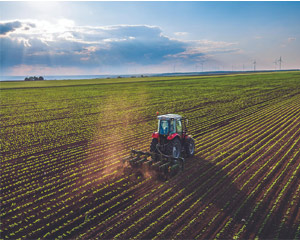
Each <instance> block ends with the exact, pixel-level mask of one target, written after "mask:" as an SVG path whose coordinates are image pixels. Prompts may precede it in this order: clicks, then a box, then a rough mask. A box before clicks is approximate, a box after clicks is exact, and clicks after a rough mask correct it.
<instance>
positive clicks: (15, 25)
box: [0, 20, 35, 36]
mask: <svg viewBox="0 0 300 240" xmlns="http://www.w3.org/2000/svg"><path fill="white" fill-rule="evenodd" d="M31 28H35V24H34V23H28V22H20V21H18V20H16V21H8V22H0V36H1V35H6V34H8V33H11V32H14V31H16V30H21V31H22V30H23V31H28V30H30V29H31Z"/></svg>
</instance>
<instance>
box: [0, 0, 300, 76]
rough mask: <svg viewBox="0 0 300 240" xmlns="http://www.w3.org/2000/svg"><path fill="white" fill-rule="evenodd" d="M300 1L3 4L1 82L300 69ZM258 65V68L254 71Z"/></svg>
mask: <svg viewBox="0 0 300 240" xmlns="http://www.w3.org/2000/svg"><path fill="white" fill-rule="evenodd" d="M299 12H300V2H296V1H295V2H256V1H255V2H252V1H251V2H222V1H221V2H211V1H209V2H202V1H201V2H199V1H198V2H194V1H192V2H185V1H176V2H170V1H167V2H160V1H154V2H147V1H134V2H124V1H122V2H98V1H96V2H95V1H93V2H86V1H82V2H80V1H75V2H72V1H67V2H61V1H59V2H54V1H51V2H45V1H43V2H37V1H33V2H26V1H24V2H11V1H9V2H3V1H0V63H1V66H0V71H1V75H7V76H9V75H11V76H13V75H20V76H24V75H88V74H90V75H102V74H140V73H165V72H195V71H198V72H200V71H231V70H233V71H240V70H254V65H255V67H256V70H275V69H277V70H278V69H279V68H280V63H279V58H280V57H281V59H282V62H281V69H299V68H300V27H299V26H300V14H299ZM254 62H256V64H254Z"/></svg>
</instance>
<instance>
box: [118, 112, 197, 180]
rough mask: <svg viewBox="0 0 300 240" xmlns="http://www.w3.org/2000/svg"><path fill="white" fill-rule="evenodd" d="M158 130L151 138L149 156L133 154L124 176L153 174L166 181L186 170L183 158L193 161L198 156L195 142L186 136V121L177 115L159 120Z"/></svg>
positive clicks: (140, 152)
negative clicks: (147, 171)
mask: <svg viewBox="0 0 300 240" xmlns="http://www.w3.org/2000/svg"><path fill="white" fill-rule="evenodd" d="M157 119H158V130H157V132H154V133H153V134H152V142H151V145H150V151H149V152H143V151H138V150H134V149H132V150H131V153H130V156H128V157H126V158H124V159H123V162H124V163H125V164H127V166H126V167H125V172H126V173H127V174H135V175H136V177H138V176H139V175H143V173H142V172H143V171H142V170H151V171H154V172H156V173H157V175H158V176H159V177H162V178H164V179H167V178H168V177H169V176H173V175H175V174H177V173H178V172H179V171H183V169H184V163H185V160H184V157H183V156H186V157H190V156H193V155H194V152H195V142H194V139H193V138H192V136H191V135H188V134H187V128H186V125H187V123H188V121H187V119H186V122H185V121H183V118H182V117H181V116H180V115H177V114H165V115H160V116H157Z"/></svg>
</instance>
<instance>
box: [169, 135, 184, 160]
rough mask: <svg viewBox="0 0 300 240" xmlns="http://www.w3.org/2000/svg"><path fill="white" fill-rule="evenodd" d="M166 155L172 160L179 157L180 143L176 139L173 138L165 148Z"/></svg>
mask: <svg viewBox="0 0 300 240" xmlns="http://www.w3.org/2000/svg"><path fill="white" fill-rule="evenodd" d="M167 155H170V156H172V157H174V158H178V157H180V156H181V143H180V140H179V139H178V138H174V139H173V140H172V141H171V142H170V143H169V145H168V147H167Z"/></svg>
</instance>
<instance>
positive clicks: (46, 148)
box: [0, 72, 300, 239]
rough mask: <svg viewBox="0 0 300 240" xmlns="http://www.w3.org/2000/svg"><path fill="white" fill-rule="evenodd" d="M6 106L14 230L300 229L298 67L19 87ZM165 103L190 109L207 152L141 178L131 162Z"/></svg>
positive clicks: (170, 233) (37, 234) (5, 172)
mask: <svg viewBox="0 0 300 240" xmlns="http://www.w3.org/2000/svg"><path fill="white" fill-rule="evenodd" d="M112 81H113V80H112ZM0 107H1V125H2V127H1V146H2V147H1V149H2V150H1V238H3V239H15V238H26V239H36V238H48V239H54V238H63V239H71V238H72V239H74V238H83V239H92V238H99V239H150V238H151V239H152V238H153V239H212V238H217V239H249V238H250V239H253V238H255V237H258V238H261V239H282V238H284V239H297V238H299V237H300V208H299V205H300V178H299V176H300V74H299V72H294V73H269V74H256V75H255V74H253V75H251V74H249V75H236V76H218V77H201V78H200V77H199V78H186V79H178V78H176V79H167V80H165V81H162V80H157V79H155V80H153V81H151V79H149V80H148V81H141V82H135V80H132V82H130V81H128V82H125V83H113V82H112V83H105V84H103V83H101V81H100V82H99V84H97V83H95V80H93V84H88V82H87V84H86V85H84V84H82V85H79V86H61V87H58V86H54V87H53V86H51V87H37V88H32V87H30V86H29V87H28V88H24V87H23V86H22V88H18V87H17V86H16V87H14V88H11V87H10V88H7V89H5V88H2V89H1V106H0ZM156 111H159V112H160V113H178V114H181V115H183V116H186V117H188V118H189V122H190V125H189V133H190V134H192V135H193V137H194V139H195V142H196V153H195V156H194V157H192V158H189V159H186V165H185V169H184V171H183V172H181V173H179V174H178V175H176V176H175V177H172V178H171V179H169V180H168V181H160V180H157V179H156V178H155V177H153V176H152V175H148V176H146V177H144V178H138V179H135V178H133V177H132V176H128V175H126V174H124V173H123V165H122V161H121V160H122V158H124V157H126V156H127V155H128V154H129V151H130V149H131V148H137V149H140V150H144V151H147V150H149V146H150V141H151V133H152V132H153V131H155V130H156V126H157V123H156V118H155V113H156Z"/></svg>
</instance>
